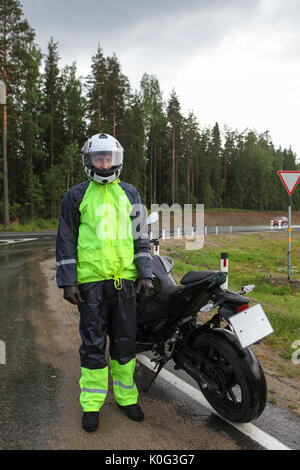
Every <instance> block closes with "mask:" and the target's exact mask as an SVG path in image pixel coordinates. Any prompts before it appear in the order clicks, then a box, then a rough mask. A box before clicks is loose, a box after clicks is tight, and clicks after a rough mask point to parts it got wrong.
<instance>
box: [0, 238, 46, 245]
mask: <svg viewBox="0 0 300 470" xmlns="http://www.w3.org/2000/svg"><path fill="white" fill-rule="evenodd" d="M32 240H38V238H17V239H4V238H0V243H1V242H2V243H6V244H9V243H23V242H30V241H32Z"/></svg>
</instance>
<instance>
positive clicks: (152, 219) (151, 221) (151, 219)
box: [147, 211, 159, 225]
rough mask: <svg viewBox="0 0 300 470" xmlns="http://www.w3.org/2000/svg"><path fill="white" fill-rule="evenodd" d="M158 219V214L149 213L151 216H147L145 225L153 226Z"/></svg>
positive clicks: (155, 212)
mask: <svg viewBox="0 0 300 470" xmlns="http://www.w3.org/2000/svg"><path fill="white" fill-rule="evenodd" d="M158 219H159V215H158V212H157V211H154V212H151V214H150V215H149V217H148V219H147V224H148V225H150V224H155V222H157V221H158Z"/></svg>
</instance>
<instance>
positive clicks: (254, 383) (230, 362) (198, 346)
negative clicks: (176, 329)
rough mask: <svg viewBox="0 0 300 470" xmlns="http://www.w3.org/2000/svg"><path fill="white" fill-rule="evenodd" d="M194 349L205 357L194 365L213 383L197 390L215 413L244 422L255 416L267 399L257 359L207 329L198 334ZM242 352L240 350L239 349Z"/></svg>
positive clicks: (263, 378) (233, 420) (261, 409)
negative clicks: (209, 386)
mask: <svg viewBox="0 0 300 470" xmlns="http://www.w3.org/2000/svg"><path fill="white" fill-rule="evenodd" d="M193 349H194V350H195V352H197V353H199V354H200V355H201V356H203V355H204V357H205V358H207V359H208V360H209V363H208V364H203V363H202V364H199V363H200V360H198V359H195V360H196V363H197V364H195V365H197V367H199V368H200V371H201V372H204V373H205V374H206V375H207V376H209V378H210V379H211V380H212V381H213V382H214V383H215V384H216V386H217V387H216V390H212V389H209V388H207V389H205V388H204V389H203V388H201V391H202V393H203V395H204V396H205V398H206V399H207V401H208V402H209V403H210V405H211V406H212V407H213V408H214V409H215V410H216V411H217V413H218V414H219V415H220V416H222V417H223V418H225V419H226V420H228V421H232V422H238V423H248V422H250V421H253V420H254V419H256V418H258V417H259V416H260V415H261V413H262V412H263V410H264V408H265V406H266V401H267V384H266V379H265V376H264V372H263V370H262V368H261V365H260V363H259V361H258V360H257V358H256V356H255V354H254V353H253V351H252V350H251V349H250V348H244V349H241V348H240V346H239V345H237V343H236V342H235V337H234V339H232V342H231V340H230V339H228V337H226V336H222V335H221V334H217V332H215V331H213V330H211V331H209V332H206V333H203V334H201V335H199V336H198V337H197V338H196V340H195V342H194V345H193ZM241 352H242V353H241Z"/></svg>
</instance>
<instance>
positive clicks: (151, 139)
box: [0, 0, 300, 228]
mask: <svg viewBox="0 0 300 470" xmlns="http://www.w3.org/2000/svg"><path fill="white" fill-rule="evenodd" d="M60 61H61V58H60V51H59V43H57V42H56V41H55V38H53V37H51V38H49V42H48V48H47V51H45V53H43V52H42V51H41V48H40V47H39V45H38V44H37V43H36V40H35V31H34V30H33V28H31V26H30V25H29V24H28V22H27V20H26V19H25V18H24V15H23V11H22V5H21V3H20V2H19V1H18V0H0V80H1V81H3V82H4V83H5V84H6V91H7V98H6V104H5V105H4V104H0V113H1V128H0V141H1V149H0V152H1V154H0V160H1V161H0V165H1V166H0V187H1V188H0V190H1V194H3V198H2V200H1V202H0V218H1V221H0V222H2V220H3V219H4V220H5V215H6V224H5V223H4V226H5V225H6V228H7V224H8V223H9V222H10V223H13V222H15V223H16V222H17V223H18V222H19V221H28V220H33V219H36V218H43V219H55V218H57V217H58V215H59V209H60V204H61V200H62V197H63V195H64V193H65V192H66V191H67V190H68V189H69V188H70V187H71V186H73V185H76V184H78V183H80V182H82V181H84V180H85V179H86V176H85V173H84V171H83V167H82V162H81V152H80V150H81V147H82V146H83V144H84V142H85V141H86V139H87V138H88V137H89V136H91V135H93V134H96V133H99V132H104V133H108V134H111V135H113V136H115V137H116V138H117V139H118V140H119V141H120V143H121V144H122V146H123V148H124V166H123V171H122V174H121V179H122V180H124V181H127V182H129V183H131V184H133V185H134V186H136V187H137V188H138V190H139V192H140V195H141V197H142V200H143V202H144V203H145V204H146V205H147V207H150V206H151V204H152V203H158V204H162V203H167V204H170V205H171V204H173V203H175V202H176V203H179V204H182V205H183V204H188V203H190V204H194V203H199V204H204V205H205V207H206V208H232V209H255V210H261V211H263V210H274V211H276V210H286V208H287V193H286V191H285V189H284V187H283V184H282V183H281V181H280V179H279V177H278V175H277V171H278V170H282V169H284V170H299V169H300V165H299V164H298V163H297V160H296V154H295V153H294V152H293V151H292V149H291V148H288V149H286V148H281V147H279V148H275V146H274V144H273V142H272V138H271V136H270V134H269V132H268V131H264V132H262V133H258V132H256V131H255V130H251V129H243V130H237V129H230V128H229V127H227V126H224V128H222V129H220V126H219V124H218V116H216V119H215V122H214V123H212V125H211V127H204V126H203V125H201V118H202V119H203V120H205V116H195V114H194V113H193V112H192V111H190V112H189V113H188V115H184V114H183V113H182V110H181V103H180V97H178V95H177V93H176V90H175V89H173V91H172V92H171V94H170V96H169V97H168V98H167V99H166V100H165V99H164V98H163V90H162V89H161V87H160V83H159V79H158V78H157V77H156V76H154V75H151V74H148V73H147V71H145V73H144V74H143V76H142V77H141V80H140V87H139V89H138V90H134V89H132V86H131V84H130V82H129V79H128V78H127V77H126V76H125V75H124V74H123V72H122V64H121V63H120V61H119V59H118V57H117V55H116V54H115V53H114V54H112V55H111V56H105V55H104V53H103V49H102V48H101V38H99V43H98V44H95V52H94V54H93V55H92V57H91V59H90V69H89V70H87V71H86V75H85V76H79V75H78V73H77V67H76V62H74V63H72V64H69V65H64V66H62V65H61V62H60ZM199 86H201V83H199ZM196 99H197V97H195V100H196ZM211 99H214V98H213V96H212V97H211ZM232 99H234V96H233V97H232ZM293 208H294V209H298V210H299V209H300V194H298V193H297V191H296V192H295V194H294V195H293ZM8 211H9V219H8V220H7V216H8Z"/></svg>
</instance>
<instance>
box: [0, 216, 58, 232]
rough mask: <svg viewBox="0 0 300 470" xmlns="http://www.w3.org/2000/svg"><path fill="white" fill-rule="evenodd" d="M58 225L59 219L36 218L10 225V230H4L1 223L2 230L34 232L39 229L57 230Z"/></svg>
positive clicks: (0, 228)
mask: <svg viewBox="0 0 300 470" xmlns="http://www.w3.org/2000/svg"><path fill="white" fill-rule="evenodd" d="M57 227H58V219H47V220H46V219H34V220H30V221H28V222H27V223H26V224H20V225H10V227H9V230H4V227H3V224H0V232H34V231H39V230H55V229H57Z"/></svg>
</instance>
